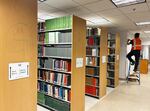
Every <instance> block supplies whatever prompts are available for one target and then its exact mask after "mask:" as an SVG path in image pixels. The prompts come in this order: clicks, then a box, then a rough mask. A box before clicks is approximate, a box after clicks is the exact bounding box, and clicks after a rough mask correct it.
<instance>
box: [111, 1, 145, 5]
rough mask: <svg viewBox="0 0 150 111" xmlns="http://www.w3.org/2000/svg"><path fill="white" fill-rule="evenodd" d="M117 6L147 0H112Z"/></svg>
mask: <svg viewBox="0 0 150 111" xmlns="http://www.w3.org/2000/svg"><path fill="white" fill-rule="evenodd" d="M111 1H112V2H113V3H114V4H115V5H116V6H117V7H124V6H127V5H133V4H138V3H144V2H146V0H111Z"/></svg>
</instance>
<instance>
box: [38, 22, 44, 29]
mask: <svg viewBox="0 0 150 111" xmlns="http://www.w3.org/2000/svg"><path fill="white" fill-rule="evenodd" d="M44 30H45V22H39V23H38V31H44Z"/></svg>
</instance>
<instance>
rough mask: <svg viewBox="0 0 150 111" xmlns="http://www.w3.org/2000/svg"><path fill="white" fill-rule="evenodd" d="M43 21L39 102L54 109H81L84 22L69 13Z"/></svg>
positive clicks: (82, 104) (83, 70) (82, 98)
mask: <svg viewBox="0 0 150 111" xmlns="http://www.w3.org/2000/svg"><path fill="white" fill-rule="evenodd" d="M42 25H45V26H39V27H46V28H45V30H44V29H42V30H41V31H40V32H39V39H38V40H39V44H38V63H39V68H38V104H39V105H41V106H43V107H46V108H48V109H50V110H54V111H84V100H85V99H84V94H85V90H84V89H85V75H84V74H85V67H84V66H85V52H86V51H85V40H86V39H85V36H86V22H85V20H83V19H81V18H79V17H77V16H74V15H72V16H65V17H60V18H55V19H50V20H46V21H45V23H42Z"/></svg>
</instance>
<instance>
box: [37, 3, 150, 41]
mask: <svg viewBox="0 0 150 111" xmlns="http://www.w3.org/2000/svg"><path fill="white" fill-rule="evenodd" d="M70 14H74V15H77V16H79V17H81V18H84V19H86V20H87V24H88V25H95V26H107V27H111V28H117V29H121V30H125V31H127V32H128V35H129V36H132V35H133V34H134V33H135V32H141V33H142V34H141V37H142V38H143V40H150V34H146V33H144V32H143V31H145V30H150V25H147V26H137V25H136V24H135V23H136V22H141V21H150V0H146V3H141V4H136V5H130V6H126V7H121V8H117V7H116V6H115V5H114V4H113V3H112V2H111V1H110V0H47V1H45V2H38V18H39V19H40V20H43V19H50V18H56V17H60V16H65V15H70ZM101 18H104V19H106V21H107V22H106V23H105V21H104V22H103V23H102V22H98V20H99V19H101ZM95 21H97V22H95Z"/></svg>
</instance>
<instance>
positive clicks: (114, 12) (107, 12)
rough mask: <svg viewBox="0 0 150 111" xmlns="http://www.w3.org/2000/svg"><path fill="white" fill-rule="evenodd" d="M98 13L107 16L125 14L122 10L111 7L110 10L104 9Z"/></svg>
mask: <svg viewBox="0 0 150 111" xmlns="http://www.w3.org/2000/svg"><path fill="white" fill-rule="evenodd" d="M96 14H98V15H100V16H103V17H105V18H107V17H113V16H117V15H123V14H122V13H121V12H120V10H118V9H110V10H104V11H100V12H97V13H96Z"/></svg>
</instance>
